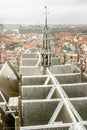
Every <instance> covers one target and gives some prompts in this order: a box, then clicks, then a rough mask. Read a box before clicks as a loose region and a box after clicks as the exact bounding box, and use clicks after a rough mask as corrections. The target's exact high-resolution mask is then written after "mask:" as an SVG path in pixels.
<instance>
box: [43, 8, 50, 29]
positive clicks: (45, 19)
mask: <svg viewBox="0 0 87 130" xmlns="http://www.w3.org/2000/svg"><path fill="white" fill-rule="evenodd" d="M44 14H45V28H46V30H47V14H49V13H48V12H47V6H45V13H44Z"/></svg>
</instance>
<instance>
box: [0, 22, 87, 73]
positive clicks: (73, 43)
mask: <svg viewBox="0 0 87 130" xmlns="http://www.w3.org/2000/svg"><path fill="white" fill-rule="evenodd" d="M43 27H44V25H26V24H18V25H17V24H0V64H4V63H5V62H6V61H9V62H10V63H11V64H12V66H13V67H14V69H15V70H16V71H18V70H19V66H20V62H21V60H20V59H21V54H22V53H24V52H26V53H29V52H31V53H35V52H36V50H37V51H38V50H39V51H40V50H41V48H42V41H43ZM48 27H49V35H50V37H51V39H50V44H51V52H52V53H55V54H56V57H60V59H61V62H62V63H63V62H64V60H66V62H71V63H73V64H75V65H78V64H79V62H80V59H82V60H83V71H85V72H87V67H86V64H87V25H48Z"/></svg>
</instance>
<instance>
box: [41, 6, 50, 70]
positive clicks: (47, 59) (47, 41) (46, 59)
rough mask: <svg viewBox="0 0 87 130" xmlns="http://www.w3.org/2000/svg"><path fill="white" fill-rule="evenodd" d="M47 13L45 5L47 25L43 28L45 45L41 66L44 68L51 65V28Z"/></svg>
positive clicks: (42, 51) (43, 46)
mask: <svg viewBox="0 0 87 130" xmlns="http://www.w3.org/2000/svg"><path fill="white" fill-rule="evenodd" d="M47 14H48V13H47V7H46V6H45V26H44V28H43V45H42V50H41V66H42V67H43V68H44V69H46V67H50V66H51V48H50V38H49V30H48V26H47Z"/></svg>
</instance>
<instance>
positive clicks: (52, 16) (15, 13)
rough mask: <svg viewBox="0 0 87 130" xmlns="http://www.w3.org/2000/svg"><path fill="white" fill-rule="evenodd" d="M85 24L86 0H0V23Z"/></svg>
mask: <svg viewBox="0 0 87 130" xmlns="http://www.w3.org/2000/svg"><path fill="white" fill-rule="evenodd" d="M45 5H46V6H47V8H48V12H49V15H48V23H49V24H87V0H0V23H13V24H14V23H15V24H43V23H44V17H45V16H44V14H43V12H44V11H45V9H44V7H45Z"/></svg>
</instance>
